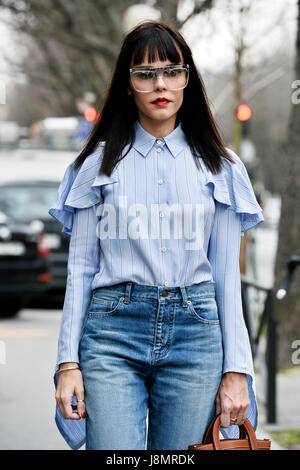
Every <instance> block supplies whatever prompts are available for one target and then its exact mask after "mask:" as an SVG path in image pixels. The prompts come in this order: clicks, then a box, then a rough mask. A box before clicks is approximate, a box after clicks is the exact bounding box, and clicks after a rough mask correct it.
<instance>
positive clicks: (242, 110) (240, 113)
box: [236, 104, 252, 121]
mask: <svg viewBox="0 0 300 470" xmlns="http://www.w3.org/2000/svg"><path fill="white" fill-rule="evenodd" d="M251 116H252V109H251V108H250V106H248V105H247V104H240V105H239V106H238V108H237V111H236V117H237V118H238V120H239V121H248V120H249V119H250V118H251Z"/></svg>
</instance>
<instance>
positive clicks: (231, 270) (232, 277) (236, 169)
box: [49, 120, 264, 448]
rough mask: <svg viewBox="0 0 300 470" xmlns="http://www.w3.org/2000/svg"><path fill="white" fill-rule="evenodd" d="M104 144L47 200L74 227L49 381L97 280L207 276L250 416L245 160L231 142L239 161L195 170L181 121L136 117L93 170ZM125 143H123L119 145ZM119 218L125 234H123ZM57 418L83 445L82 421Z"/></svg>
mask: <svg viewBox="0 0 300 470" xmlns="http://www.w3.org/2000/svg"><path fill="white" fill-rule="evenodd" d="M103 146H104V143H100V145H99V146H98V148H97V149H96V150H95V151H94V152H93V153H92V154H91V155H90V156H89V157H88V158H87V159H86V160H85V162H84V163H83V164H82V166H81V167H80V168H79V169H76V170H75V169H74V167H73V162H72V163H71V164H70V165H69V166H68V168H67V169H66V172H65V175H64V178H63V180H62V182H61V185H60V187H59V190H58V194H57V198H56V201H55V202H54V204H53V205H52V206H51V208H50V209H49V214H50V215H52V216H53V217H54V218H56V219H57V220H58V221H59V222H60V223H61V224H62V231H63V232H64V233H66V234H67V235H70V236H71V238H70V245H69V258H68V277H67V284H66V293H65V300H64V305H63V315H62V319H61V325H60V332H59V339H58V355H57V362H56V365H55V374H54V383H55V384H56V381H57V374H56V372H57V369H58V367H59V364H60V363H62V362H79V358H78V344H79V340H80V335H81V332H82V327H83V325H84V320H85V318H86V315H87V310H88V305H89V302H90V299H91V293H92V290H93V289H96V288H97V287H101V286H106V285H107V286H108V285H113V284H117V283H120V282H124V281H133V282H136V283H139V284H145V285H152V286H165V287H166V288H167V287H168V286H183V285H191V284H195V283H200V282H203V281H209V280H213V281H215V282H216V301H217V305H218V310H219V317H220V323H221V328H222V335H223V345H224V367H223V369H224V373H225V372H228V371H236V372H242V373H246V374H247V379H248V383H249V390H250V392H251V393H250V398H251V405H250V408H249V413H248V418H249V419H250V420H251V422H252V424H254V425H256V423H255V420H256V419H257V418H256V413H257V410H256V402H255V394H254V392H253V388H254V390H255V382H254V380H255V378H254V371H253V362H252V355H251V348H250V341H249V337H248V332H247V329H246V326H245V322H244V318H243V310H242V301H241V280H240V270H239V253H240V240H241V236H242V235H243V233H244V231H245V230H249V229H250V228H252V227H254V226H255V225H257V224H259V223H260V222H262V221H263V220H264V218H263V215H262V210H261V208H260V206H259V204H258V202H257V200H256V198H255V195H254V192H253V188H252V186H251V182H250V179H249V176H248V173H247V170H246V168H245V166H244V164H243V163H242V161H241V160H240V158H239V157H238V156H237V155H236V154H235V153H234V152H233V151H232V150H230V149H227V150H228V151H229V153H230V154H231V155H232V157H233V158H234V160H235V162H236V163H235V164H232V163H231V162H228V161H227V160H226V161H225V159H223V160H224V167H223V170H222V171H221V172H220V173H219V174H218V175H214V174H212V173H211V172H210V171H209V170H208V169H207V168H206V167H205V165H204V163H203V160H202V159H201V158H200V163H201V169H200V170H198V168H197V167H196V165H195V162H194V159H193V155H192V153H191V151H190V148H189V146H188V143H187V140H186V138H185V135H184V132H183V130H182V127H181V123H180V124H179V125H178V126H177V127H176V129H174V130H173V131H172V132H171V133H170V134H168V135H167V136H165V137H163V138H157V137H155V136H153V135H151V134H150V133H149V132H147V131H146V130H145V129H144V128H143V127H142V126H141V124H140V123H139V121H138V120H137V121H136V122H135V141H134V144H133V147H132V149H131V150H130V151H129V153H128V154H127V155H126V157H125V158H124V159H123V160H121V162H119V163H118V165H117V167H116V168H115V169H114V171H113V173H112V175H111V176H110V177H108V176H106V175H103V174H101V175H99V174H98V171H99V168H100V164H101V157H102V152H103ZM127 150H128V147H127V146H126V147H125V149H124V150H123V152H124V153H125V152H126V151H127ZM124 201H125V207H126V211H125V213H127V217H125V218H124V205H123V202H124ZM103 204H104V205H105V204H108V205H110V206H107V207H110V208H112V210H111V211H107V210H106V209H105V206H104V210H103ZM196 207H200V208H201V211H200V212H201V215H200V216H199V227H200V230H202V231H203V238H201V244H200V246H197V247H196V249H191V245H189V243H191V242H192V241H193V240H194V237H193V234H194V235H195V226H196V225H195V222H196V218H195V217H196V216H195V214H196ZM120 214H122V217H121V218H119V217H120ZM120 220H122V224H120V225H119V222H120ZM179 222H180V223H179ZM121 225H122V228H123V230H122V232H124V228H125V235H126V234H127V235H126V236H125V238H122V237H121V236H120V231H121ZM124 225H125V226H124ZM108 226H110V227H113V228H115V231H114V230H112V233H114V232H115V236H112V237H107V236H105V229H106V228H107V227H108ZM197 229H198V228H197ZM145 234H146V235H147V237H145V236H144V235H145ZM152 235H153V236H152ZM100 253H101V256H100ZM252 387H253V388H252ZM56 423H57V425H58V427H59V429H60V432H61V433H62V435H63V436H64V438H65V439H66V441H67V442H68V443H69V445H70V446H71V447H72V448H78V447H76V446H79V445H82V443H83V442H84V435H85V434H84V433H85V429H84V421H83V420H81V423H82V424H80V422H78V423H76V427H75V428H74V426H72V423H71V421H70V424H68V421H67V420H64V419H63V417H62V416H61V414H60V411H59V409H58V408H57V410H56ZM231 428H235V426H231V427H230V428H228V430H229V431H228V430H227V434H226V433H225V434H224V435H225V436H228V437H231V436H232V435H233V434H232V432H231V433H230V429H231ZM74 429H76V432H74ZM68 430H69V431H68Z"/></svg>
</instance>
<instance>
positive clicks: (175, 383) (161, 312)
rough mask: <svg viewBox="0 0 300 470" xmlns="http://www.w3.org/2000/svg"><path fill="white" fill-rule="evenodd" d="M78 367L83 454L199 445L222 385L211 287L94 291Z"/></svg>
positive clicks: (127, 285) (129, 286) (124, 286)
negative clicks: (83, 411) (82, 396)
mask: <svg viewBox="0 0 300 470" xmlns="http://www.w3.org/2000/svg"><path fill="white" fill-rule="evenodd" d="M79 361H80V367H81V371H82V376H83V383H84V389H85V404H86V413H87V415H86V450H94V449H101V450H111V449H114V450H124V449H125V450H152V449H155V450H168V449H171V450H177V449H180V450H187V448H188V445H189V444H196V443H200V442H201V441H202V438H203V435H204V432H205V429H206V427H207V426H208V424H209V422H210V421H211V419H212V418H213V416H214V415H215V397H216V394H217V392H218V388H219V385H220V381H221V378H222V364H223V347H222V333H221V326H220V321H219V316H218V308H217V304H216V300H215V282H213V281H204V282H201V283H199V284H194V285H190V286H182V287H168V288H165V287H160V286H157V287H155V286H147V285H141V284H137V283H134V282H123V283H120V284H116V285H113V286H109V287H107V286H105V287H100V288H97V289H95V290H94V291H93V294H92V299H91V302H90V305H89V312H88V315H87V318H86V322H85V325H84V329H83V334H82V337H81V341H80V345H79ZM148 410H149V414H148V428H147V427H146V418H147V412H148ZM146 429H148V433H147V435H146Z"/></svg>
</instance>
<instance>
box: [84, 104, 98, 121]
mask: <svg viewBox="0 0 300 470" xmlns="http://www.w3.org/2000/svg"><path fill="white" fill-rule="evenodd" d="M96 117H97V110H96V109H95V108H93V107H92V106H91V107H89V108H87V109H86V110H85V111H84V118H85V119H86V120H87V121H89V122H92V121H95V119H96Z"/></svg>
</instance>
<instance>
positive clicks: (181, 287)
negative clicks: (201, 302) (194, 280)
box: [180, 286, 188, 307]
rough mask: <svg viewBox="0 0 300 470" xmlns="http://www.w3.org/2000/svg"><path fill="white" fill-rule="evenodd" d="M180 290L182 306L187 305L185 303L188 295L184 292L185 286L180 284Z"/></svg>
mask: <svg viewBox="0 0 300 470" xmlns="http://www.w3.org/2000/svg"><path fill="white" fill-rule="evenodd" d="M180 290H181V295H182V300H183V303H182V306H183V307H187V306H188V304H187V300H188V297H187V294H186V288H185V286H180Z"/></svg>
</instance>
